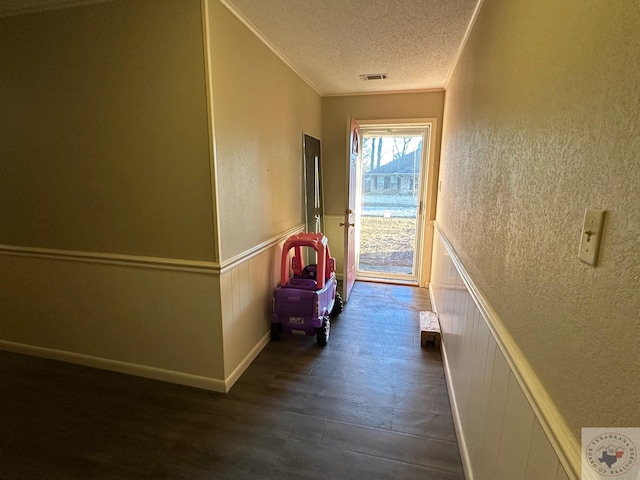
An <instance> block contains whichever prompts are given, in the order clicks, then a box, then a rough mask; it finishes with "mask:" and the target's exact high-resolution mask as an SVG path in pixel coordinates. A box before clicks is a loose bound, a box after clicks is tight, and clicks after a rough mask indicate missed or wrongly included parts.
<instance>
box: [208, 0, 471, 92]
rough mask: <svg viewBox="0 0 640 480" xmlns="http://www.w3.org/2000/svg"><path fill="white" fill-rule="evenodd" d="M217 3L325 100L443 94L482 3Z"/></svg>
mask: <svg viewBox="0 0 640 480" xmlns="http://www.w3.org/2000/svg"><path fill="white" fill-rule="evenodd" d="M220 1H221V2H222V3H223V4H225V5H226V6H227V7H228V8H229V9H230V10H231V11H232V12H233V13H235V14H236V15H237V16H238V17H239V18H240V19H241V20H243V21H244V22H245V24H247V26H249V27H250V28H252V29H253V30H254V32H255V33H256V34H258V35H259V36H260V37H262V39H263V40H264V41H265V42H266V43H267V44H269V45H270V46H271V47H272V49H273V50H275V51H276V53H278V54H279V55H280V56H281V57H283V59H284V60H285V61H287V63H289V64H290V65H291V66H292V67H293V68H294V70H296V71H297V72H298V73H299V74H300V75H301V76H302V77H303V78H305V79H306V80H307V82H308V83H309V84H311V85H312V86H313V87H314V88H315V89H316V90H317V91H318V92H319V93H321V94H323V95H337V94H349V93H366V92H383V91H406V90H425V89H434V88H444V86H445V83H446V81H447V78H448V76H449V73H450V70H451V69H452V68H453V66H454V64H455V61H456V59H457V55H458V51H459V49H460V46H461V45H462V42H463V39H464V37H465V34H466V31H467V27H468V26H469V24H470V22H471V19H472V17H473V14H474V10H475V8H476V5H477V3H478V0H220ZM370 73H386V74H388V78H387V79H386V80H373V81H363V80H360V77H359V75H361V74H370Z"/></svg>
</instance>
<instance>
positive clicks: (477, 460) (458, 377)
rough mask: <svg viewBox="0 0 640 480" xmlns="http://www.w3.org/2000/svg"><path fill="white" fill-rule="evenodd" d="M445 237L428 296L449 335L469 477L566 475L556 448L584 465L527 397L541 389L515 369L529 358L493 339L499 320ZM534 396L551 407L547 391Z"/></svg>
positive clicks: (448, 357)
mask: <svg viewBox="0 0 640 480" xmlns="http://www.w3.org/2000/svg"><path fill="white" fill-rule="evenodd" d="M445 242H446V240H445V239H444V237H443V236H442V234H441V233H440V232H439V231H436V234H435V237H434V247H433V271H432V277H431V285H430V293H431V300H432V305H433V308H434V309H435V310H436V311H437V312H438V316H439V320H440V326H441V329H442V335H443V339H444V342H443V344H442V350H443V353H444V355H443V358H444V363H445V372H446V377H447V386H448V388H449V398H450V400H451V407H452V412H453V415H454V420H455V424H456V434H457V437H458V445H459V446H460V451H461V453H462V460H463V465H464V469H465V473H466V478H467V480H516V479H520V480H525V479H526V480H554V479H555V480H567V479H568V478H569V476H568V474H567V473H566V471H565V467H564V466H563V463H562V462H561V459H560V458H559V455H558V453H556V451H555V449H554V445H555V446H556V448H557V447H563V448H564V451H563V453H562V454H561V455H560V456H561V457H562V460H564V462H565V463H568V468H567V470H568V471H570V472H571V471H572V468H573V467H572V464H571V462H570V461H568V456H567V454H568V455H573V458H572V460H574V462H575V461H576V460H577V465H578V466H579V465H580V463H579V458H576V457H579V455H575V450H577V446H576V445H575V443H574V442H571V441H569V442H562V441H561V440H563V439H562V435H556V433H562V432H558V431H557V429H556V432H554V431H552V430H551V428H550V422H549V420H551V418H550V416H544V415H540V409H539V408H538V404H536V403H534V404H532V403H531V402H530V400H529V399H530V397H531V393H532V391H536V392H537V393H538V394H539V393H540V389H539V388H535V387H539V380H538V379H537V378H535V376H534V375H531V374H530V372H528V369H527V368H526V365H525V368H523V369H518V367H519V366H522V365H523V364H526V359H523V357H522V352H520V351H519V350H518V349H517V347H514V346H513V344H512V343H508V344H507V345H505V341H504V340H505V339H504V338H496V336H495V335H494V333H493V331H494V329H495V327H496V326H501V325H500V319H499V318H495V317H492V316H491V314H490V313H489V315H487V313H488V311H487V310H485V308H484V307H485V306H486V305H483V304H482V301H483V299H482V298H479V297H478V296H477V292H476V291H474V290H473V285H468V284H467V283H468V282H469V278H468V277H466V274H467V272H466V271H464V270H463V269H462V267H461V265H460V264H459V263H458V262H459V260H458V259H457V257H456V252H455V251H453V250H452V249H451V246H450V245H447V244H446V243H445ZM454 259H455V260H454ZM496 322H497V324H498V325H496ZM505 347H507V348H505ZM503 349H504V350H503ZM505 352H506V353H505ZM523 380H525V381H523ZM532 387H534V388H532ZM538 396H539V395H538ZM537 400H543V403H544V401H546V405H545V406H546V407H548V406H549V405H548V404H549V402H548V398H546V396H545V398H544V399H540V398H538V399H537ZM551 407H552V408H553V405H551ZM554 413H556V414H557V412H554ZM553 427H557V425H553ZM569 436H570V437H571V434H570V433H569ZM564 440H566V439H564ZM565 443H568V447H569V448H568V449H567V448H566V447H567V445H565ZM572 449H573V450H572ZM571 478H578V477H576V475H575V474H574V475H572V476H571Z"/></svg>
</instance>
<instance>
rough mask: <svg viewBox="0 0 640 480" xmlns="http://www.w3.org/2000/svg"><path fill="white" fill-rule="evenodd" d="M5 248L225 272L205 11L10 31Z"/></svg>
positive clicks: (2, 38) (2, 188)
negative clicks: (215, 190)
mask: <svg viewBox="0 0 640 480" xmlns="http://www.w3.org/2000/svg"><path fill="white" fill-rule="evenodd" d="M0 65H2V68H1V69H0V98H1V100H0V103H1V104H2V113H1V114H0V159H1V162H2V163H1V168H2V170H1V174H0V205H2V215H0V244H4V245H15V246H27V247H40V248H52V249H61V250H76V251H85V252H101V253H116V254H129V255H144V256H153V257H168V258H176V259H193V260H215V258H214V248H213V239H214V235H213V232H214V225H213V213H212V207H211V181H210V174H209V147H208V133H207V103H206V96H205V85H206V84H205V73H204V62H203V42H202V22H201V12H200V2H199V1H198V0H188V1H178V0H172V1H166V2H155V1H152V0H133V1H124V0H120V1H113V2H106V3H100V4H95V5H89V6H81V7H75V8H65V9H60V10H53V11H46V12H40V13H33V14H26V15H18V16H11V17H5V18H0Z"/></svg>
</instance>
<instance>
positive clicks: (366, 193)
mask: <svg viewBox="0 0 640 480" xmlns="http://www.w3.org/2000/svg"><path fill="white" fill-rule="evenodd" d="M425 139H429V132H428V127H424V128H421V129H415V128H413V129H406V128H405V129H397V128H396V129H392V128H390V129H384V128H381V126H377V127H376V128H375V130H373V129H371V130H367V129H364V128H363V129H362V154H361V157H360V169H359V178H358V188H357V190H358V199H357V202H358V216H357V217H358V218H357V222H358V227H357V231H358V237H359V248H358V256H357V276H358V277H359V278H364V279H366V278H371V279H387V280H398V281H409V282H417V281H418V272H419V271H420V268H419V266H420V260H421V258H420V256H421V255H420V254H421V251H422V249H421V232H422V228H421V227H422V223H423V222H422V213H423V206H424V192H423V186H424V185H425V183H426V182H425V181H424V179H423V172H424V171H425V169H424V164H425V161H424V159H425V158H426V155H425V150H426V149H428V145H425ZM426 141H427V142H428V140H426Z"/></svg>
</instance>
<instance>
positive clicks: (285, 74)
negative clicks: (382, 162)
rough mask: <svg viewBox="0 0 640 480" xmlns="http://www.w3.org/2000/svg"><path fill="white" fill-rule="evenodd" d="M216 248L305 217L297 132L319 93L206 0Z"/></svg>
mask: <svg viewBox="0 0 640 480" xmlns="http://www.w3.org/2000/svg"><path fill="white" fill-rule="evenodd" d="M208 7H209V16H210V25H211V56H212V60H213V62H212V63H213V67H212V81H213V95H214V119H215V132H216V134H215V136H216V168H217V185H218V198H219V202H220V204H219V210H220V236H221V239H220V248H221V255H222V260H223V261H224V260H228V259H229V258H232V257H234V256H235V255H238V254H240V253H242V252H243V251H245V250H247V249H249V248H252V247H254V246H255V245H258V244H260V243H262V242H264V241H266V240H268V239H270V238H272V237H275V236H277V235H278V234H280V233H282V232H283V231H285V230H288V229H289V228H291V227H293V226H295V225H298V224H301V223H304V198H303V183H302V171H303V162H302V155H303V154H302V134H303V132H305V133H308V134H310V135H312V136H314V137H317V138H320V134H321V131H320V130H321V125H320V122H321V108H322V104H321V99H320V96H319V95H318V94H317V93H316V92H315V91H314V90H313V89H311V88H310V87H309V86H308V85H307V84H306V83H305V82H303V81H302V80H301V79H300V77H298V76H297V75H296V74H295V73H294V72H293V71H292V70H291V69H290V68H289V67H288V66H287V65H286V64H285V63H284V62H282V61H281V60H280V59H279V58H278V57H277V56H276V55H275V54H274V53H273V52H272V51H271V50H269V49H268V48H267V47H266V46H265V45H264V44H263V43H262V42H261V41H260V40H259V39H258V38H257V37H256V36H255V35H254V34H253V33H252V32H251V31H249V30H248V29H247V28H246V27H245V26H244V25H243V24H242V23H241V22H240V21H239V20H238V19H237V18H236V17H234V16H233V15H232V14H231V13H230V12H229V11H228V10H227V9H226V8H225V7H224V6H223V5H222V4H220V3H219V2H218V1H217V0H209V1H208Z"/></svg>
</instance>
